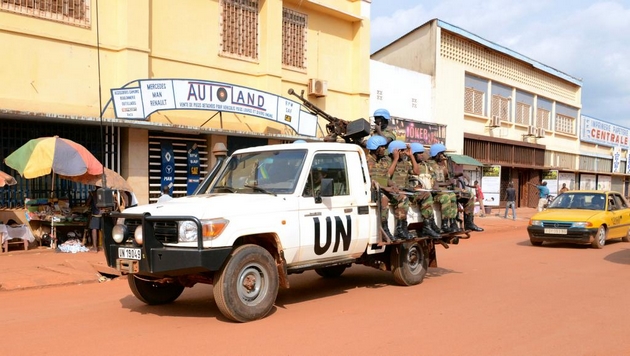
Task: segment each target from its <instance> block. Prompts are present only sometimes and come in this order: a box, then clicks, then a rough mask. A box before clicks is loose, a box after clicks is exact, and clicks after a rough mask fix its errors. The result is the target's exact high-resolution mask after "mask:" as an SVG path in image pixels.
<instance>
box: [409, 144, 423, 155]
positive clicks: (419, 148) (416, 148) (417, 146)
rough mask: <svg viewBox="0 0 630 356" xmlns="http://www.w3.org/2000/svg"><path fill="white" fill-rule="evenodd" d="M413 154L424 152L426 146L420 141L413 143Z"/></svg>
mask: <svg viewBox="0 0 630 356" xmlns="http://www.w3.org/2000/svg"><path fill="white" fill-rule="evenodd" d="M410 146H411V154H414V153H422V152H424V146H422V144H420V143H418V142H412V143H411V145H410Z"/></svg>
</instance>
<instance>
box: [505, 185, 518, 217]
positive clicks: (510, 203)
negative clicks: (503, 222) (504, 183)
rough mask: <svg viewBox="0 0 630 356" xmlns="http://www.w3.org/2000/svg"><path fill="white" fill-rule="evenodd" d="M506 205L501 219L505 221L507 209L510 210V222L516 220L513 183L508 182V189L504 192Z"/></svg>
mask: <svg viewBox="0 0 630 356" xmlns="http://www.w3.org/2000/svg"><path fill="white" fill-rule="evenodd" d="M505 195H506V198H505V200H507V203H506V204H505V214H504V215H503V217H504V218H505V219H507V217H508V209H509V208H512V220H516V189H514V183H512V182H510V184H508V188H507V189H506V190H505Z"/></svg>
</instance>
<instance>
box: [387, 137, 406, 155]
mask: <svg viewBox="0 0 630 356" xmlns="http://www.w3.org/2000/svg"><path fill="white" fill-rule="evenodd" d="M405 148H407V144H406V143H404V142H402V141H399V140H396V141H392V142H390V143H389V146H387V151H389V153H390V154H391V153H392V152H394V150H404V149H405Z"/></svg>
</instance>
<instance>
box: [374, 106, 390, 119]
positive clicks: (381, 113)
mask: <svg viewBox="0 0 630 356" xmlns="http://www.w3.org/2000/svg"><path fill="white" fill-rule="evenodd" d="M373 116H374V117H377V116H380V117H383V118H385V120H389V119H390V116H389V111H387V109H376V111H374V115H373Z"/></svg>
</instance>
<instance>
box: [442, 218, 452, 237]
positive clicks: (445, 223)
mask: <svg viewBox="0 0 630 356" xmlns="http://www.w3.org/2000/svg"><path fill="white" fill-rule="evenodd" d="M448 220H449V219H442V233H443V234H450V233H451V232H453V231H452V230H451V226H450V224H449V221H448Z"/></svg>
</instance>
